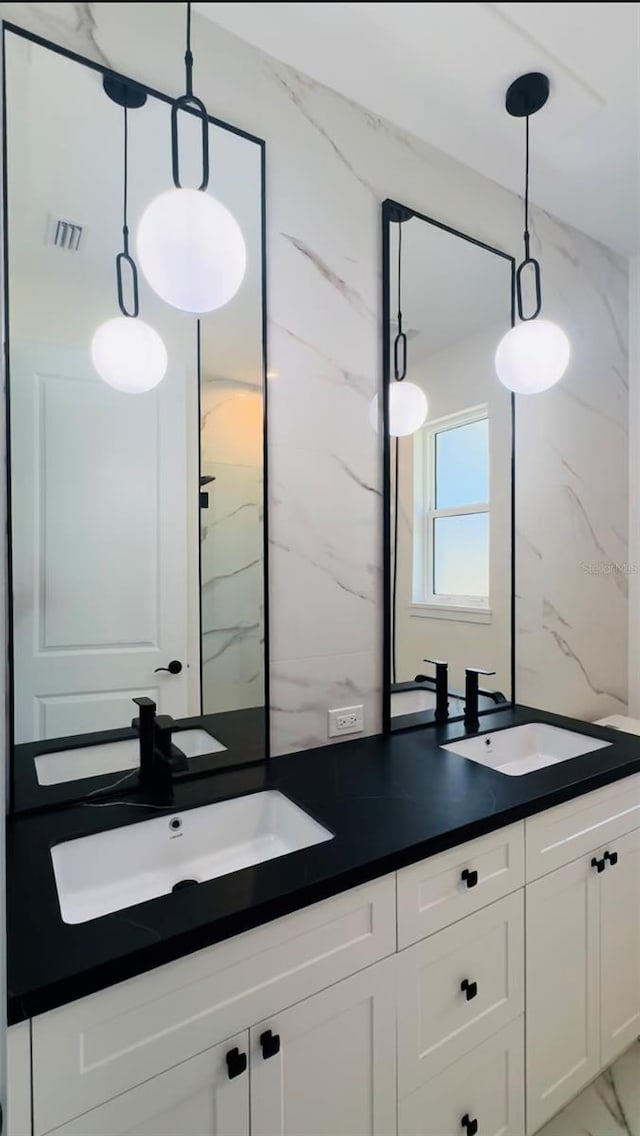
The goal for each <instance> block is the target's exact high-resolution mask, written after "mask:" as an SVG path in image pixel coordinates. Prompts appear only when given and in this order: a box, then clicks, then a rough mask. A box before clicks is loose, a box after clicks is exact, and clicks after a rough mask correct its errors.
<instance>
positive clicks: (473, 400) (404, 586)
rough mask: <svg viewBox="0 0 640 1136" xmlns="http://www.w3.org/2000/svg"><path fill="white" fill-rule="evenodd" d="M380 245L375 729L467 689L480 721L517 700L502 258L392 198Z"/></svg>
mask: <svg viewBox="0 0 640 1136" xmlns="http://www.w3.org/2000/svg"><path fill="white" fill-rule="evenodd" d="M382 252H383V257H382V261H383V263H382V279H383V313H382V319H383V328H382V332H383V334H382V340H383V400H382V402H383V405H382V429H383V462H384V514H383V517H384V520H383V538H384V631H383V691H384V693H383V699H384V703H383V728H384V731H385V732H389V731H390V730H396V729H405V728H408V727H411V726H418V725H425V724H430V723H434V722H436V721H438V722H444V721H447V720H454V719H456V718H461V717H462V716H463V715H464V710H465V691H466V690H467V686H466V683H467V682H469V683H470V686H469V688H468V690H469V699H468V700H467V702H468V705H469V706H471V701H472V696H473V685H474V683H476V682H477V683H478V711H479V713H480V714H481V713H483V712H490V711H492V710H495V709H496V707H499V706H506V705H509V704H511V702H512V701H513V700H514V698H515V689H514V681H515V674H514V671H515V667H514V610H515V588H514V573H515V568H514V551H513V533H514V507H515V497H514V466H515V454H514V398H513V395H512V394H511V392H509V391H507V390H506V389H505V387H503V386H502V385H501V384H500V382H499V380H498V378H497V376H496V373H495V369H494V365H493V360H494V356H495V350H496V347H497V345H498V343H499V341H500V339H501V338H502V336H503V335H504V334H505V332H506V331H507V330H508V329H509V327H511V326H512V325H513V319H514V273H515V261H514V258H513V257H512V256H510V255H509V254H508V253H506V252H504V251H503V250H501V249H497V248H493V247H492V246H490V245H488V244H486V243H485V242H484V241H481V240H479V239H477V238H476V237H474V236H472V235H470V234H467V233H463V232H460V231H458V230H456V229H453V228H451V227H450V226H449V225H446V224H444V223H443V222H441V221H438V220H436V219H435V218H432V217H429V216H427V215H425V214H421V213H419V212H417V211H416V210H414V209H412V208H408V207H407V206H404V205H402V204H400V203H399V202H395V201H391V200H387V201H385V202H384V203H383V206H382ZM468 671H476V672H492V673H486V674H483V673H480V674H477V677H475V678H474V677H473V675H472V676H471V677H469V678H467V672H468ZM445 684H446V693H445Z"/></svg>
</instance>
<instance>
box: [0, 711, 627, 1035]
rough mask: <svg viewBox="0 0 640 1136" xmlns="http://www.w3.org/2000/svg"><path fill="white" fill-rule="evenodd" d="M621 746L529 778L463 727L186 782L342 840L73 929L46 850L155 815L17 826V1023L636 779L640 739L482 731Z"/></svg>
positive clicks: (81, 811)
mask: <svg viewBox="0 0 640 1136" xmlns="http://www.w3.org/2000/svg"><path fill="white" fill-rule="evenodd" d="M531 721H535V722H547V723H549V724H551V725H558V726H564V727H566V728H573V729H576V730H579V731H580V732H582V733H585V734H588V735H590V736H592V737H597V738H602V739H606V740H608V741H611V742H612V743H613V744H612V745H611V746H609V747H607V748H602V749H599V750H597V751H595V752H592V753H589V754H586V755H584V756H581V757H578V758H574V759H572V760H569V761H565V762H562V763H560V764H557V765H553V766H549V767H547V768H546V769H543V770H539V771H537V772H535V773H530V774H527V775H525V776H522V777H508V776H505V775H504V774H501V773H497V772H495V771H494V770H491V769H488V768H485V767H484V766H482V765H479V764H477V763H475V762H472V761H467V760H465V759H464V758H462V757H459V756H457V755H456V754H453V753H449V752H447V751H443V750H441V749H440V748H439V746H440V745H442V744H443V743H445V742H447V741H451V740H454V739H456V738H459V737H461V736H463V732H464V731H463V726H462V723H460V722H454V723H450V724H449V725H447V726H445V727H432V728H427V729H417V730H411V731H407V732H405V733H399V734H394V735H391V736H389V737H375V738H363V739H361V740H357V741H351V742H347V743H342V744H340V745H335V746H330V747H324V748H322V749H315V750H311V751H309V752H306V753H299V754H292V755H289V756H286V757H279V758H274V759H273V760H271V761H270V762H266V763H262V764H259V765H253V766H247V767H245V768H242V769H233V770H228V771H224V772H220V773H217V774H216V775H215V776H210V777H207V778H201V779H200V780H195V781H189V782H185V783H184V784H180V785H178V786H177V787H176V790H175V800H174V804H173V806H172V808H171V809H168V810H167V813H168V814H169V813H171V812H176V811H179V810H181V809H188V808H191V807H193V806H196V805H201V804H205V803H210V802H213V801H216V800H220V799H224V798H226V797H233V796H238V795H241V794H244V793H251V792H254V791H256V790H260V789H278V790H281V791H282V792H283V793H285V794H286V795H287V796H288V797H290V798H291V799H292V800H293V801H295V802H297V803H298V804H299V805H301V806H302V808H304V809H306V810H307V812H309V813H310V814H311V815H312V816H314V817H316V818H317V820H319V821H320V822H321V823H322V824H323V825H325V826H326V827H327V828H329V829H331V831H332V832H334V833H335V838H334V839H333V840H330V841H327V842H325V843H323V844H318V845H316V846H314V847H311V848H307V849H305V850H303V851H299V852H294V853H292V854H290V855H288V856H284V857H281V858H280V859H276V860H270V861H268V862H266V863H263V864H260V865H258V866H256V867H251V868H246V869H244V870H243V871H240V872H236V873H234V874H232V875H228V876H224V877H221V878H219V879H216V880H211V881H210V882H207V883H201V884H199V885H198V886H197V887H192V888H187V889H184V890H183V891H179V892H175V893H172V894H169V895H167V896H163V897H161V898H160V899H154V900H151V901H149V902H147V903H142V904H139V905H137V906H136V907H131V908H128V909H127V910H125V911H121V912H119V913H117V914H113V915H107V916H103V917H102V918H99V919H94V920H91V921H89V922H87V923H82V924H76V925H67V924H65V923H63V922H62V919H61V917H60V911H59V907H58V898H57V892H56V885H55V880H54V876H53V868H52V864H51V857H50V854H49V850H50V848H51V846H52V845H54V844H57V843H59V842H61V841H64V840H69V839H71V838H73V837H75V836H82V835H87V834H89V833H94V832H99V831H102V830H104V829H107V828H115V827H117V826H120V825H126V824H130V823H132V822H137V821H140V820H141V819H143V818H145V817H146V816H149V815H153V816H157V815H159V814H158V812H157V810H154V811H153V812H152V813H150V810H149V809H148V807H147V808H145V807H143V806H141V805H140V804H136V803H127V799H123V798H119V799H117V800H114V801H113V802H105V801H104V800H100V801H95V802H93V803H91V804H84V805H74V806H71V807H67V808H65V809H60V810H57V811H52V812H48V813H40V814H38V815H33V816H23V817H18V818H15V819H13V820H10V821H9V824H8V831H7V842H8V864H7V925H8V989H9V1006H8V1015H9V1022H10V1023H15V1022H18V1021H20V1020H22V1019H24V1018H26V1017H30V1016H32V1015H35V1014H39V1013H43V1012H44V1011H46V1010H50V1009H52V1008H53V1007H56V1006H60V1005H63V1004H64V1003H66V1002H69V1001H72V1000H73V999H75V998H79V997H81V996H83V995H85V994H89V993H91V992H93V991H95V990H99V989H102V988H104V987H106V986H109V985H111V984H113V983H116V982H119V981H121V980H123V979H126V978H129V977H131V976H133V975H136V974H140V973H142V972H144V971H146V970H149V969H151V968H152V967H156V966H160V965H161V964H162V963H166V962H169V961H170V960H172V959H176V958H180V957H181V956H184V955H186V954H189V953H190V952H192V951H195V950H198V949H199V948H202V947H206V946H208V945H210V944H212V943H216V942H218V941H220V940H221V939H225V938H228V937H229V936H232V935H236V934H238V933H239V932H241V931H246V930H248V929H249V928H252V927H256V926H258V925H259V924H261V923H265V922H267V921H269V920H271V919H274V918H277V917H278V916H282V915H286V914H288V913H290V912H292V911H296V910H297V909H299V908H301V907H304V906H305V905H307V904H310V903H314V902H316V901H318V900H321V899H325V898H326V897H328V896H331V895H335V894H336V893H338V892H340V891H344V890H345V889H347V888H350V887H354V886H356V885H358V884H361V883H364V882H365V881H368V880H371V879H374V878H375V877H377V876H382V875H384V874H385V873H387V872H391V871H393V870H394V869H396V868H402V867H403V866H405V865H407V864H411V863H412V862H415V861H417V860H420V859H422V858H424V857H427V856H431V855H433V854H434V853H437V852H441V851H443V850H444V849H447V848H451V847H453V846H455V845H456V844H460V843H463V842H464V841H466V840H470V839H472V838H473V837H476V836H479V835H481V834H483V833H486V832H489V831H491V830H493V829H497V828H500V827H502V826H504V825H507V824H510V823H511V822H513V821H516V820H520V819H521V818H522V817H526V816H529V815H531V814H532V813H536V812H540V811H541V810H543V809H546V808H549V807H551V806H553V805H556V804H560V803H561V802H563V801H566V800H568V799H570V798H571V797H575V796H578V795H580V794H581V793H586V792H588V791H590V790H592V789H597V788H599V787H600V786H602V785H606V784H607V783H609V782H612V781H616V780H618V779H619V778H622V777H626V776H629V775H630V774H633V773H636V772H638V771H640V739H638V738H637V737H634V736H633V735H631V734H625V733H621V732H616V731H615V730H610V729H605V728H604V727H600V726H592V725H589V724H587V723H583V722H575V721H573V720H572V719H568V718H561V717H558V716H557V715H553V714H545V713H542V712H539V711H535V710H528V709H527V708H526V707H515V708H509V709H503V710H501V711H498V712H496V713H495V714H490V715H487V716H485V717H484V718H483V719H482V724H481V731H480V732H481V733H484V732H486V731H488V730H496V729H501V728H504V727H508V726H514V725H522V724H524V723H526V722H531Z"/></svg>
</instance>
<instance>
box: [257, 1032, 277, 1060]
mask: <svg viewBox="0 0 640 1136" xmlns="http://www.w3.org/2000/svg"><path fill="white" fill-rule="evenodd" d="M260 1045H261V1046H262V1056H263V1058H264V1060H265V1061H266V1060H267V1059H268V1058H269V1057H275V1055H276V1053H279V1052H280V1035H279V1034H277V1033H272V1032H271V1030H265V1031H264V1033H261V1034H260Z"/></svg>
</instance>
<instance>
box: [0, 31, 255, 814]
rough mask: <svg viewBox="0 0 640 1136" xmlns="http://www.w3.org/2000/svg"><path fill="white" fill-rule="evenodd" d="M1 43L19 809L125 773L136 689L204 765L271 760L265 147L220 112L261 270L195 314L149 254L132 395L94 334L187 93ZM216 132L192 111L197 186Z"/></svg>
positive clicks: (215, 149) (167, 183)
mask: <svg viewBox="0 0 640 1136" xmlns="http://www.w3.org/2000/svg"><path fill="white" fill-rule="evenodd" d="M3 60H4V87H5V90H4V95H5V98H4V130H3V153H4V171H5V186H4V189H5V192H4V229H5V237H6V240H5V257H4V284H5V326H6V331H7V359H8V381H7V392H8V393H7V426H8V435H9V447H8V464H7V475H8V497H9V506H10V533H11V542H10V561H11V562H10V580H11V592H10V626H11V642H10V650H11V659H12V666H11V683H12V689H11V742H12V761H11V769H12V772H11V805H12V808H13V809H14V810H17V811H20V810H23V809H30V808H35V807H47V806H50V805H53V804H58V803H62V802H66V801H68V800H75V799H79V798H83V797H84V796H85V795H87V794H88V793H94V792H96V791H102V790H103V789H105V788H108V786H109V785H110V784H115V782H116V781H118V780H121V781H124V782H125V784H126V781H127V778H128V776H129V775H130V774H129V771H130V770H131V769H133V767H134V766H135V765H136V763H137V761H138V753H137V746H138V742H137V734H136V733H135V731H134V730H133V729H132V725H131V723H132V719H133V717H134V715H135V713H136V708H135V706H133V704H132V699H133V698H134V697H136V696H143V697H148V698H151V699H152V700H153V701H154V702H155V703H156V706H157V709H158V712H159V713H161V714H164V715H170V716H171V717H172V718H173V719H174V720H175V722H176V733H175V734H174V742H176V744H177V743H182V749H183V751H184V754H185V757H186V766H185V770H186V773H187V775H191V774H193V775H199V774H202V773H204V772H207V771H209V770H210V769H214V768H219V767H227V766H229V765H235V764H239V763H245V762H247V761H258V760H262V759H265V758H266V757H268V744H269V723H268V703H269V698H268V683H269V675H268V586H267V585H268V565H267V547H268V545H267V510H266V505H265V502H266V499H267V498H266V480H267V433H266V424H267V387H266V372H267V366H266V269H265V248H266V240H265V170H264V157H265V145H264V142H263V141H262V140H261V139H259V138H256V137H254V136H252V135H250V134H247V133H246V132H244V131H242V130H239V129H236V128H235V127H233V126H230V125H229V124H227V123H224V122H221V121H219V120H217V119H216V118H214V117H212V116H211V115H209V116H208V121H207V122H206V132H207V138H208V146H209V155H210V166H211V176H210V181H209V186H208V190H207V192H208V193H209V194H211V195H212V196H213V197H214V198H216V200H217V201H218V202H219V203H220V205H221V206H223V207H224V209H226V210H227V211H228V212H229V213H230V214H231V215H232V217H233V218H234V219H235V222H236V223H237V225H238V226H239V229H240V232H241V241H242V243H243V245H244V250H245V265H244V271H243V273H242V275H241V283H240V284H239V286H238V287H237V290H236V291H235V293H234V294H233V295H232V298H230V299H229V300H228V302H225V303H224V304H222V303H221V304H220V306H219V307H217V308H216V309H215V310H213V311H209V312H208V313H207V314H205V315H201V316H199V317H197V316H196V315H193V314H191V312H190V311H185V310H179V309H178V308H177V307H175V306H171V305H170V304H169V303H166V302H164V301H163V300H162V299H161V298H160V296H159V295H158V294H157V293H156V292H155V291H154V290H152V288H151V287H150V286H149V284H148V283H147V280H146V278H145V276H144V275H143V272H142V270H141V269H140V267H139V268H138V291H139V297H138V298H139V307H140V312H139V314H140V317H141V318H142V319H143V320H144V321H145V322H146V323H147V324H148V325H149V326H150V327H151V328H152V329H154V330H155V331H156V332H157V333H158V334H159V336H160V337H161V340H162V342H163V343H164V348H165V350H166V356H167V366H166V372H165V374H164V377H163V378H162V381H161V382H159V383H158V385H157V386H154V387H153V389H146V390H143V391H142V392H140V391H136V392H134V393H131V390H130V389H124V388H123V387H116V386H115V384H114V385H112V384H111V383H110V382H108V381H105V377H104V375H103V374H101V373H100V371H99V369H98V365H97V362H96V354H95V351H94V343H95V336H96V329H97V328H98V327H102V324H103V322H104V321H107V320H109V319H110V318H111V317H116V316H118V304H117V289H116V282H117V281H116V274H115V270H114V264H115V258H116V254H118V253H119V251H120V249H121V247H122V244H121V242H122V240H123V162H124V154H125V153H126V155H127V168H128V180H127V181H126V182H125V183H124V184H125V185H126V187H127V192H126V201H127V206H126V208H127V209H128V227H129V231H130V241H131V245H130V247H131V251H132V252H134V249H135V248H136V232H137V230H138V229H139V222H140V219H141V216H142V215H143V214H144V213H145V211H146V210H147V207H148V205H149V203H150V202H151V201H154V200H155V199H156V198H158V197H159V196H160V195H161V194H163V193H165V192H166V191H167V190H169V189H171V188H172V154H171V112H172V99H171V98H170V97H169V96H168V95H165V94H163V93H162V92H159V91H155V90H153V89H151V88H149V87H146V86H144V85H142V84H138V83H137V82H134V81H133V80H130V79H128V78H126V77H124V76H118V75H114V74H113V73H112V72H110V71H108V70H107V69H106V68H103V67H101V66H100V65H98V64H96V63H94V62H92V61H90V60H87V59H84V58H83V57H81V56H79V55H77V54H75V53H73V52H70V51H67V50H65V49H63V48H60V47H59V46H57V45H55V44H52V43H49V42H48V41H46V40H43V39H41V38H40V37H37V36H35V35H32V34H31V33H28V32H26V31H24V30H23V29H21V28H19V27H16V26H13V25H11V24H7V23H4V24H3ZM123 89H124V90H125V92H126V91H127V90H129V91H133V94H134V95H135V97H132V98H131V100H130V101H129V102H128V103H127V110H126V112H125V114H124V123H125V124H126V125H125V131H126V133H124V134H123V109H124V108H123V104H122V102H119V101H118V99H119V94H118V92H122V90H123ZM114 91H115V95H116V97H115V99H114V97H113V95H114ZM202 131H203V122H202V120H201V118H200V117H199V116H198V114H196V113H195V112H193V111H192V110H191V109H190V108H189V107H187V108H186V109H184V110H183V112H182V113H181V114H180V176H181V178H182V180H183V182H184V183H185V184H188V185H194V186H195V185H197V184H198V181H199V177H200V174H201V166H202V149H203V133H202ZM123 137H124V140H125V141H124V146H125V149H123ZM125 222H126V213H125ZM134 255H138V257H139V256H140V246H139V244H138V249H137V253H134ZM121 283H122V281H120V282H119V283H118V287H120V284H121ZM129 286H130V280H129V276H128V275H127V276H126V279H125V280H124V283H123V287H124V289H125V290H126V291H127V302H128V303H129V302H130V301H131V296H130V295H129ZM193 310H195V309H193ZM200 310H201V309H200ZM123 314H126V315H133V314H135V313H134V312H132V311H128V312H126V313H123ZM127 322H128V324H129V325H130V324H132V323H135V322H136V320H134V319H131V320H128V321H127ZM178 748H180V745H178Z"/></svg>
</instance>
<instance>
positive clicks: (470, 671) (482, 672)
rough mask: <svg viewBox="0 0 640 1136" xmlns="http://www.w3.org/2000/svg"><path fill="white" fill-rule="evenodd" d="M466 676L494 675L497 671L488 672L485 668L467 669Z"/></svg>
mask: <svg viewBox="0 0 640 1136" xmlns="http://www.w3.org/2000/svg"><path fill="white" fill-rule="evenodd" d="M464 673H465V674H473V675H494V674H495V673H496V672H495V671H486V670H485V669H484V667H465V672H464Z"/></svg>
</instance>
